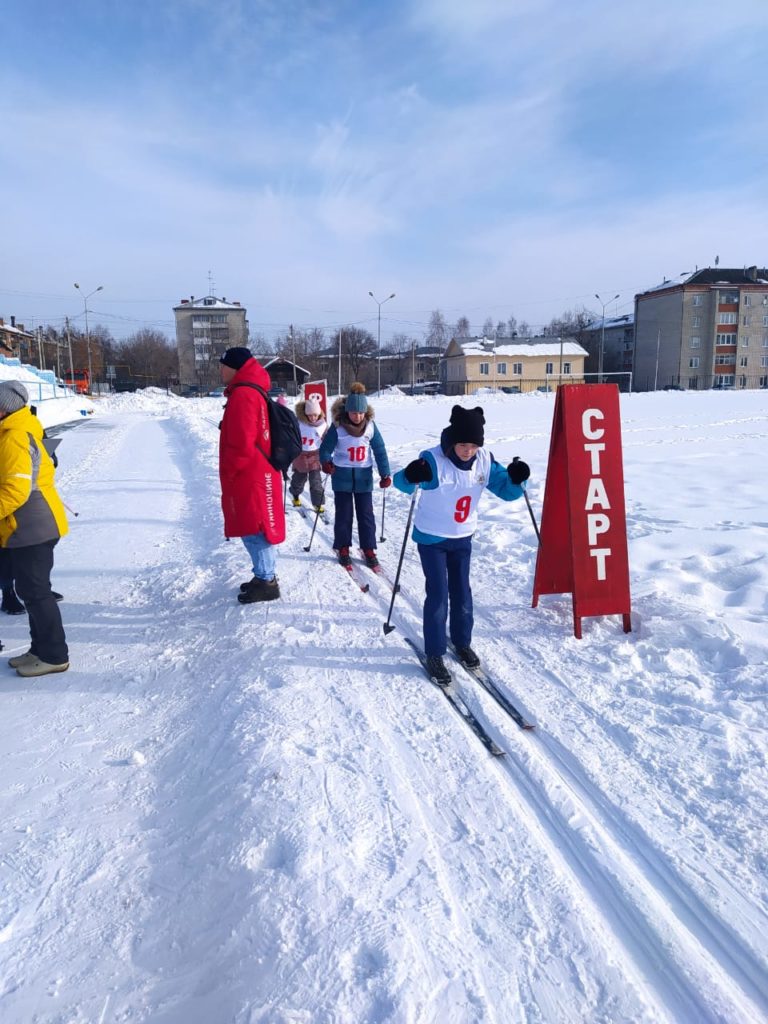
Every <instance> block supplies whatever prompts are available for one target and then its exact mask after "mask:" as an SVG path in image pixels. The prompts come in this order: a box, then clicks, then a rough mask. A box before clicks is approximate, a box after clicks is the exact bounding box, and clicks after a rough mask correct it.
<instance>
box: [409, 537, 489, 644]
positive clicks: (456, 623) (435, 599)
mask: <svg viewBox="0 0 768 1024" xmlns="http://www.w3.org/2000/svg"><path fill="white" fill-rule="evenodd" d="M417 546H418V549H419V558H420V559H421V567H422V569H423V570H424V576H425V578H426V591H427V596H426V600H425V601H424V653H425V654H426V655H427V657H428V658H431V657H433V656H435V655H440V656H442V655H443V654H445V651H446V647H447V644H446V635H445V624H446V620H447V619H448V609H449V606H450V637H451V641H452V642H453V644H454V646H456V647H467V646H469V644H470V643H471V642H472V627H473V626H474V624H475V620H474V614H473V608H472V590H471V588H470V586H469V564H470V560H471V558H472V538H471V537H446V538H445V540H441V541H439V542H438V543H437V544H419V545H417Z"/></svg>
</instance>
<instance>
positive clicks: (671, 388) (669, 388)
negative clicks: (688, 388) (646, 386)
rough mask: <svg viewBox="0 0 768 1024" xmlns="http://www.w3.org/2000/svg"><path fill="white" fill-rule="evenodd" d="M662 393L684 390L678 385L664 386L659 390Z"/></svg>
mask: <svg viewBox="0 0 768 1024" xmlns="http://www.w3.org/2000/svg"><path fill="white" fill-rule="evenodd" d="M661 390H662V391H685V388H684V387H682V386H681V385H680V384H665V385H664V387H663V388H662V389H661Z"/></svg>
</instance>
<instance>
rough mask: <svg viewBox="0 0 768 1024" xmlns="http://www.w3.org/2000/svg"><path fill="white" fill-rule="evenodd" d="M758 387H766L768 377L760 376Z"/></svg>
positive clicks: (767, 385) (767, 386)
mask: <svg viewBox="0 0 768 1024" xmlns="http://www.w3.org/2000/svg"><path fill="white" fill-rule="evenodd" d="M760 387H761V388H768V377H761V378H760Z"/></svg>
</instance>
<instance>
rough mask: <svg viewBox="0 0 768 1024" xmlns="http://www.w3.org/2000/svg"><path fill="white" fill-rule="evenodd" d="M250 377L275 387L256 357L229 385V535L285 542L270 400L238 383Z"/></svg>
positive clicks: (225, 471)
mask: <svg viewBox="0 0 768 1024" xmlns="http://www.w3.org/2000/svg"><path fill="white" fill-rule="evenodd" d="M245 381H248V382H250V383H252V384H258V385H259V386H260V387H262V388H264V390H265V391H267V390H268V389H269V387H270V380H269V375H268V374H267V371H266V370H265V369H264V368H263V367H262V366H260V365H259V363H257V362H256V360H255V359H249V360H248V362H246V363H244V364H243V366H241V367H240V369H239V370H238V371H237V373H236V374H235V376H234V377H233V379H232V380H231V381H230V382H229V384H228V385H227V386H226V388H225V389H224V395H225V397H226V399H227V404H226V406H225V407H224V418H223V419H222V421H221V436H220V438H219V479H220V480H221V508H222V511H223V512H224V533H225V535H226V536H227V537H247V536H248V535H250V534H254V533H263V534H264V536H265V538H266V539H267V540H268V541H269V543H270V544H282V542H283V541H284V540H285V510H284V509H283V493H282V482H281V475H280V472H279V470H277V469H273V468H272V466H271V465H270V464H269V462H268V460H267V458H266V455H265V454H263V453H264V452H266V453H267V455H268V454H269V453H270V452H271V451H272V441H271V438H270V436H269V414H268V412H267V403H266V402H265V401H264V398H263V397H262V396H261V394H260V393H259V392H258V391H257V390H256V389H255V388H251V387H247V386H246V387H235V385H236V384H240V383H243V382H245ZM257 442H258V446H257Z"/></svg>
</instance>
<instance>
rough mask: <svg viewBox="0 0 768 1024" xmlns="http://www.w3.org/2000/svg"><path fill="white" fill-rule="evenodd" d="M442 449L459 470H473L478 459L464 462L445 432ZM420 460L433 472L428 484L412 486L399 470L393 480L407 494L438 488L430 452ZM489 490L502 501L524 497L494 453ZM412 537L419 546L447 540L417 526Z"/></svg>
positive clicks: (426, 452) (422, 454) (422, 453)
mask: <svg viewBox="0 0 768 1024" xmlns="http://www.w3.org/2000/svg"><path fill="white" fill-rule="evenodd" d="M440 447H441V448H442V449H443V454H444V455H445V456H446V457H447V458H449V459H450V460H451V462H453V464H454V465H455V466H458V467H459V469H471V468H472V463H473V462H474V461H475V459H476V458H477V456H476V455H473V456H472V458H471V459H469V460H468V461H467V462H462V461H461V460H460V459H459V457H458V455H457V454H456V452H455V451H454V450H453V448H452V447H451V445H450V444H449V443H448V441H447V438H446V431H443V434H442V436H441V438H440ZM419 458H420V459H424V460H425V461H426V462H427V463H429V468H430V469H431V470H432V479H431V480H430V481H429V482H428V483H424V484H412V483H411V482H410V481H409V480H406V479H405V470H404V469H401V470H398V472H397V473H395V475H394V477H393V478H392V483H393V484H394V485H395V487H397V489H398V490H399V491H404V492H405V494H413V492H414V491H415V490H416V488H417V487H420V488H421V489H422V490H424V491H434V490H436V488H437V486H438V482H437V465H436V463H435V459H434V456H433V455H432V453H431V452H429V451H424V452H419ZM488 490H489V491H490V492H491V493H492V494H495V495H496V497H497V498H501V499H502V501H515V500H516V499H517V498H522V496H523V488H522V487H521V486H520V485H519V484H513V483H512V481H511V480H510V478H509V473H508V472H507V470H506V467H505V466H502V465H501V464H500V463H498V462H497V461H496V459H494V457H493V453H491V475H490V478H489V480H488ZM412 536H413V539H414V540H415V541H416V543H417V544H439V543H440V541H441V540H445V537H437V536H436V535H435V534H432V533H422V531H421V530H417V529H416V527H415V526H414V528H413V534H412Z"/></svg>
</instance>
